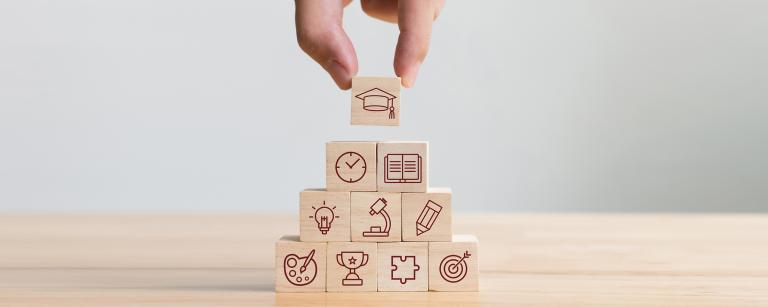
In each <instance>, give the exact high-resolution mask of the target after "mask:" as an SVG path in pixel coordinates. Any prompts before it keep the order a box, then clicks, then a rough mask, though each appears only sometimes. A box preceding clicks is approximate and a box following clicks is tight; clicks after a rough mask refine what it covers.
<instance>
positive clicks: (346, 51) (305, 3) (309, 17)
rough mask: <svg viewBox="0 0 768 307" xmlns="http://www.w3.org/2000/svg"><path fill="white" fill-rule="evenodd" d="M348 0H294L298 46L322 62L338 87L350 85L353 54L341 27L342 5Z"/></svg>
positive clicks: (355, 68)
mask: <svg viewBox="0 0 768 307" xmlns="http://www.w3.org/2000/svg"><path fill="white" fill-rule="evenodd" d="M350 1H351V0H296V37H297V39H298V41H299V46H300V47H301V49H302V50H304V52H306V53H307V55H309V56H310V57H311V58H312V59H314V60H315V62H317V63H318V64H320V66H322V67H323V68H324V69H325V70H326V71H327V72H328V73H329V74H330V75H331V78H333V81H334V82H336V85H338V86H339V88H341V89H349V88H350V87H351V86H352V77H354V76H355V75H356V74H357V55H356V54H355V49H354V47H352V42H351V41H350V40H349V37H348V36H347V34H346V33H345V32H344V29H343V28H342V17H343V11H344V6H346V5H347V4H349V2H350Z"/></svg>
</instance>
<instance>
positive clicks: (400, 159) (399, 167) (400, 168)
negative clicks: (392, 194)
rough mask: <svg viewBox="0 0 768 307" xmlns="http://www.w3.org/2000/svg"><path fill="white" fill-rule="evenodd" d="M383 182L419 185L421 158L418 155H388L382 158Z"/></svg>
mask: <svg viewBox="0 0 768 307" xmlns="http://www.w3.org/2000/svg"><path fill="white" fill-rule="evenodd" d="M384 182H386V183H420V182H421V156H420V155H418V154H388V155H386V156H384Z"/></svg>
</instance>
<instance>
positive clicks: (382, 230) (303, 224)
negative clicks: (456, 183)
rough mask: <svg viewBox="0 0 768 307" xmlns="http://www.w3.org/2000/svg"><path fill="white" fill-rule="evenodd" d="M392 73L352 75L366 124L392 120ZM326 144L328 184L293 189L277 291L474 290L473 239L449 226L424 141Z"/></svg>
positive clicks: (278, 256)
mask: <svg viewBox="0 0 768 307" xmlns="http://www.w3.org/2000/svg"><path fill="white" fill-rule="evenodd" d="M391 79H396V78H365V80H363V82H360V80H357V82H355V81H353V85H352V86H353V88H352V94H353V97H352V99H353V108H355V106H356V105H359V106H361V109H360V110H358V111H359V112H365V111H366V110H369V109H370V110H371V111H370V112H376V113H375V114H370V115H369V116H373V117H375V118H376V119H377V121H378V122H377V121H374V122H369V123H368V124H379V125H393V124H394V121H393V122H388V120H390V119H392V118H390V116H393V117H395V119H396V118H399V114H400V113H399V111H398V110H399V107H400V100H399V95H400V88H399V80H394V81H393V80H391ZM379 81H381V82H379ZM395 81H396V82H395ZM394 86H396V87H397V88H396V89H394V88H393V87H394ZM381 92H386V93H389V94H388V95H385V94H382V93H381ZM361 93H367V94H365V95H362V94H361ZM392 93H397V94H396V95H391V94H392ZM357 96H360V97H363V98H364V99H361V98H360V97H357ZM393 96H398V97H397V100H396V101H395V100H394V99H395V98H393ZM356 99H357V100H359V101H356ZM362 106H368V107H367V108H363V107H362ZM390 114H391V115H390ZM352 115H353V116H355V115H359V114H356V112H355V110H354V109H353V114H352ZM353 121H354V119H353ZM398 123H399V122H398ZM325 149H326V151H325V163H326V165H325V170H326V174H325V175H326V176H325V178H326V187H325V188H324V189H322V188H321V189H306V190H304V191H302V192H300V195H299V216H298V218H299V235H295V234H293V235H285V236H283V237H282V238H280V239H279V240H278V241H277V243H276V244H275V270H276V272H275V291H276V292H324V291H327V292H374V291H478V289H479V280H480V276H479V273H480V270H479V265H478V263H479V261H478V259H479V251H478V240H477V238H476V237H475V236H473V235H454V234H453V230H452V227H453V226H452V216H453V214H452V211H453V210H452V204H451V201H452V197H451V195H452V191H451V189H450V188H432V187H429V167H428V166H429V145H428V143H427V142H422V141H402V142H398V141H333V142H328V143H326V147H325Z"/></svg>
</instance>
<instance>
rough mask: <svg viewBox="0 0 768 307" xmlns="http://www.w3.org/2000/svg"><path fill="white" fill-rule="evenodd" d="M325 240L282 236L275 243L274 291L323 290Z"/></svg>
mask: <svg viewBox="0 0 768 307" xmlns="http://www.w3.org/2000/svg"><path fill="white" fill-rule="evenodd" d="M326 246H327V244H326V243H309V242H299V237H298V236H295V235H294V236H283V237H282V238H280V240H278V241H277V243H275V292H323V291H325V270H326V257H325V254H326Z"/></svg>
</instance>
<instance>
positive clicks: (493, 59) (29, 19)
mask: <svg viewBox="0 0 768 307" xmlns="http://www.w3.org/2000/svg"><path fill="white" fill-rule="evenodd" d="M766 12H768V2H767V1H736V0H734V1H703V0H702V1H682V0H664V1H660V0H656V1H639V0H637V1H593V0H581V1H573V0H553V1H538V0H537V1H533V0H531V1H483V2H479V1H449V2H448V4H447V6H446V8H445V10H444V12H443V15H442V16H441V17H440V20H439V21H438V23H437V24H436V25H435V33H434V37H433V43H432V50H431V53H430V55H429V58H428V60H427V62H426V63H425V65H424V66H423V69H422V72H421V74H420V79H419V80H418V82H417V85H416V87H415V88H413V89H411V90H408V91H407V92H405V93H404V98H403V110H402V126H401V127H399V128H387V127H352V126H350V125H349V124H348V122H349V99H350V98H349V93H348V92H342V91H339V90H337V89H336V88H335V87H334V85H333V83H332V82H331V80H330V78H328V77H327V76H326V75H325V73H324V72H323V71H322V70H321V69H320V68H319V67H318V66H317V65H315V64H314V63H313V62H311V61H310V59H309V58H307V57H306V56H304V55H303V54H302V53H301V51H300V50H299V48H298V47H297V46H296V43H295V36H294V28H293V27H294V26H293V3H292V2H291V1H199V0H198V1H188V0H185V1H180V0H177V1H162V0H141V1H136V0H132V1H116V0H115V1H82V0H69V1H33V0H5V1H2V2H0V210H166V211H173V210H284V211H295V210H296V208H297V206H298V204H297V202H298V191H299V190H300V189H302V188H305V187H318V186H323V185H324V168H323V167H324V166H323V163H324V143H325V142H326V141H328V140H352V139H371V140H377V139H409V140H410V139H415V140H428V141H430V142H431V143H430V146H431V148H430V151H431V152H430V154H431V156H430V158H431V160H430V161H431V162H430V163H431V174H430V175H431V179H430V180H431V182H432V183H433V185H436V186H451V187H453V189H454V193H455V198H454V199H455V200H454V203H455V204H454V205H455V207H456V208H457V209H458V210H461V211H469V210H513V211H518V210H524V211H577V210H593V211H658V210H661V211H713V210H714V211H768V162H767V161H768V159H767V158H766V157H768V18H766ZM346 25H347V28H348V30H349V33H350V35H351V37H352V40H353V41H354V43H355V44H356V47H357V53H358V56H359V58H360V62H361V63H360V67H361V71H360V73H361V75H392V74H393V71H392V68H391V67H392V55H393V50H394V44H395V40H396V37H397V36H396V35H397V34H396V27H394V26H392V25H388V24H384V23H381V22H378V21H374V20H371V19H370V18H367V17H365V16H364V15H363V14H362V13H361V11H360V9H359V4H357V3H355V4H353V5H352V7H350V8H348V9H347V14H346Z"/></svg>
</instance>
